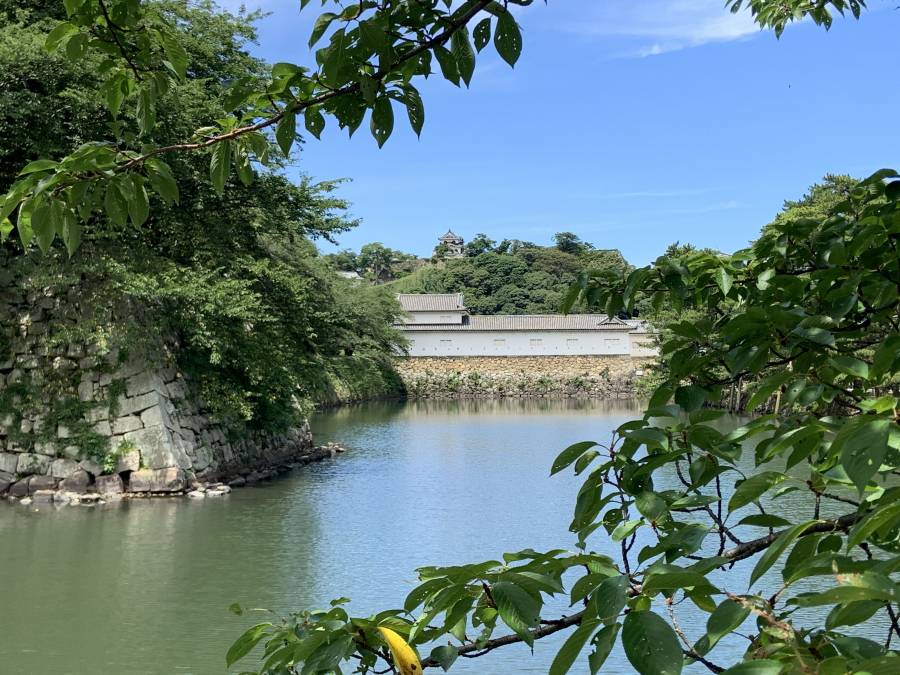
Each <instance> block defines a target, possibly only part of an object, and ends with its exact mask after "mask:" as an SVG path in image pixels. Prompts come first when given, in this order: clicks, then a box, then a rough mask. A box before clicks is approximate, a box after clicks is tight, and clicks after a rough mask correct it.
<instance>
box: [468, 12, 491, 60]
mask: <svg viewBox="0 0 900 675" xmlns="http://www.w3.org/2000/svg"><path fill="white" fill-rule="evenodd" d="M472 40H473V41H474V42H475V49H476V50H478V51H479V52H480V51H481V50H482V49H484V48H485V47H487V43H488V42H490V41H491V20H490V18H489V17H486V18H484V19H482V20H481V21H479V22H478V23H477V24H476V25H475V29H474V30H473V31H472Z"/></svg>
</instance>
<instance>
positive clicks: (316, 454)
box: [0, 442, 346, 506]
mask: <svg viewBox="0 0 900 675" xmlns="http://www.w3.org/2000/svg"><path fill="white" fill-rule="evenodd" d="M344 452H346V449H345V448H343V447H342V446H340V445H338V444H336V443H330V442H329V443H327V444H325V445H323V446H317V447H313V448H309V449H307V450H305V451H303V452H301V453H299V454H298V455H296V456H295V457H293V458H292V461H289V462H286V463H282V464H278V465H274V466H270V467H267V468H259V469H256V470H251V469H249V468H248V469H245V470H243V471H242V472H239V473H238V474H237V475H232V476H223V477H221V479H219V480H211V481H200V480H198V479H197V478H196V477H194V476H188V475H187V474H188V473H189V472H187V471H185V470H183V469H171V468H170V469H139V470H137V471H124V472H122V473H120V474H108V475H100V476H96V477H94V476H93V475H92V474H90V473H87V472H84V471H82V473H84V474H85V475H86V476H87V477H88V478H89V480H87V481H85V480H84V477H82V476H79V480H78V481H77V482H75V483H71V482H70V483H69V484H67V483H66V480H63V481H59V482H58V483H56V484H54V485H53V487H44V483H45V481H38V482H37V485H36V486H35V488H34V489H32V486H31V483H33V482H35V481H34V479H35V478H37V477H36V476H27V477H23V479H22V480H19V481H16V482H13V483H10V484H9V485H8V486H6V489H4V490H3V491H0V497H6V500H7V501H8V502H10V503H12V504H16V503H17V504H19V505H21V506H30V505H32V504H34V505H44V504H47V505H50V504H53V505H56V506H79V505H87V506H94V505H100V504H107V503H109V502H122V501H128V500H132V499H152V498H159V497H186V498H188V499H190V500H196V501H199V500H204V499H209V498H216V497H224V496H226V495H228V494H230V493H231V492H232V489H233V488H238V487H248V486H251V485H254V484H256V483H259V482H262V481H267V480H272V479H274V478H277V477H278V476H281V475H284V474H287V473H290V472H291V471H294V470H296V469H299V468H302V467H304V466H306V465H307V464H312V463H313V462H321V461H323V460H326V459H332V458H334V457H336V456H337V455H339V454H342V453H344ZM123 476H124V477H123ZM16 486H20V487H19V488H18V489H16V490H13V489H11V488H14V487H16ZM0 487H2V486H0ZM71 488H74V489H71Z"/></svg>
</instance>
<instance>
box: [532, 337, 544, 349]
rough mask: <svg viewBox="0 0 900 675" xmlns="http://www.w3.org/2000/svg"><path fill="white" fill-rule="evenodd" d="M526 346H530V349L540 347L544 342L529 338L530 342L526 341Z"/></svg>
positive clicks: (539, 339)
mask: <svg viewBox="0 0 900 675" xmlns="http://www.w3.org/2000/svg"><path fill="white" fill-rule="evenodd" d="M528 344H530V345H531V346H532V347H540V346H541V345H542V344H544V341H543V340H542V339H541V338H531V339H530V340H528Z"/></svg>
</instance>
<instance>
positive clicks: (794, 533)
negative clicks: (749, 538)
mask: <svg viewBox="0 0 900 675" xmlns="http://www.w3.org/2000/svg"><path fill="white" fill-rule="evenodd" d="M815 522H816V521H815V520H808V521H806V522H805V523H800V524H799V525H794V527H792V528H790V529H788V530H784V531H782V532H780V533H779V534H778V537H777V538H776V539H775V541H773V542H772V544H771V545H770V546H769V548H767V549H766V550H765V551H764V552H763V554H762V556H760V558H759V560H758V561H757V562H756V566H755V567H754V568H753V571H752V572H751V573H750V583H749V584H748V587H750V586H753V584H755V583H756V581H757V580H758V579H759V578H760V577H761V576H762V575H763V574H765V573H766V572H767V571H768V570H769V568H770V567H772V565H774V564H775V561H776V560H778V558H779V557H780V556H781V554H782V553H784V552H785V551H786V550H787V547H788V546H790V545H791V544H793V543H794V541H795V540H796V539H797V537H799V536H800V535H801V534H802V533H803V532H804V531H805V530H806V529H807V528H808V527H809V526H810V525H812V524H813V523H815Z"/></svg>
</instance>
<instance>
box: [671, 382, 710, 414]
mask: <svg viewBox="0 0 900 675" xmlns="http://www.w3.org/2000/svg"><path fill="white" fill-rule="evenodd" d="M707 396H709V392H708V391H706V389H704V388H703V387H699V386H697V385H696V384H689V385H686V386H684V387H678V389H676V390H675V403H677V404H678V405H679V406H681V408H682V410H684V411H685V412H694V411H695V410H700V408H701V407H703V404H704V403H705V402H706V398H707Z"/></svg>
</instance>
